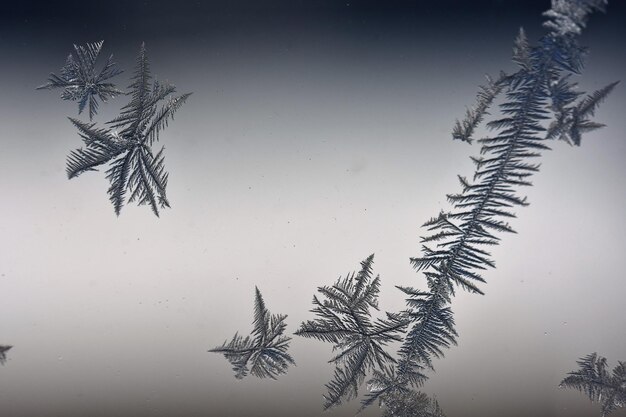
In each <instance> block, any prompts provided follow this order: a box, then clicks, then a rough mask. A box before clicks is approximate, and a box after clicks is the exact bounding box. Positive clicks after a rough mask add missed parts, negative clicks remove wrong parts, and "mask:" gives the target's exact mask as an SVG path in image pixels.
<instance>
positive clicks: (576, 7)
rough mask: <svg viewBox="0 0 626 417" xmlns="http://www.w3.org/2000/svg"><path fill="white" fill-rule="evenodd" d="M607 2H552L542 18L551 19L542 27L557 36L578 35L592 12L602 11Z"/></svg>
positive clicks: (562, 0) (555, 0)
mask: <svg viewBox="0 0 626 417" xmlns="http://www.w3.org/2000/svg"><path fill="white" fill-rule="evenodd" d="M606 3H607V0H552V8H551V9H550V10H548V11H547V12H545V13H544V16H546V17H548V18H550V19H552V20H549V21H547V22H545V23H544V26H545V27H547V28H548V29H550V30H552V31H553V32H554V33H555V34H556V35H558V36H566V35H580V33H581V31H582V29H583V28H584V27H585V25H586V23H587V15H588V14H589V13H591V12H592V11H593V10H600V11H604V6H605V5H606Z"/></svg>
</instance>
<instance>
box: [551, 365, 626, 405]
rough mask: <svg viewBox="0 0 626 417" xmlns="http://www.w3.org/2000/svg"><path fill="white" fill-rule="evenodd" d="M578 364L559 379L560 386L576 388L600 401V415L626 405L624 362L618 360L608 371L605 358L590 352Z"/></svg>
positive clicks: (593, 400)
mask: <svg viewBox="0 0 626 417" xmlns="http://www.w3.org/2000/svg"><path fill="white" fill-rule="evenodd" d="M578 366H579V369H578V370H576V371H572V372H570V373H569V374H568V375H569V376H567V377H566V378H565V379H563V381H561V385H560V387H561V388H573V389H576V390H578V391H580V392H582V393H584V394H586V395H587V396H588V397H589V399H590V400H591V401H592V402H597V403H600V406H601V415H602V417H605V416H608V415H609V414H610V413H612V412H613V411H615V410H617V409H618V408H622V407H625V406H626V362H618V365H617V366H616V367H615V368H613V371H612V372H609V370H608V369H607V361H606V358H603V357H602V356H598V354H597V353H592V354H590V355H587V356H585V357H584V358H581V359H580V360H579V361H578Z"/></svg>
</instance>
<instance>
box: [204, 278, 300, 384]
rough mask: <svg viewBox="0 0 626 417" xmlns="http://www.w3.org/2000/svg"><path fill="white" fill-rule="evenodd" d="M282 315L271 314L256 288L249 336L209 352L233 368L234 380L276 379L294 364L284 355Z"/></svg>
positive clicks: (283, 319) (286, 341)
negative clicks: (248, 376)
mask: <svg viewBox="0 0 626 417" xmlns="http://www.w3.org/2000/svg"><path fill="white" fill-rule="evenodd" d="M286 318H287V316H286V315H281V314H271V313H270V312H269V310H268V309H267V308H266V307H265V301H264V300H263V296H262V295H261V292H260V291H259V289H258V288H256V289H255V299H254V321H253V326H254V330H253V331H252V335H251V336H246V337H243V336H240V335H239V334H235V336H234V337H233V338H232V340H231V341H230V342H228V341H226V342H224V343H223V344H222V345H221V346H218V347H216V348H214V349H211V350H209V352H214V353H221V354H222V355H224V357H225V358H226V360H228V362H230V364H231V365H232V366H233V371H234V372H235V378H237V379H242V378H244V377H246V376H247V375H248V373H251V374H252V375H254V376H256V377H258V378H272V379H276V378H277V377H278V376H279V375H281V374H285V373H287V370H288V368H289V365H295V362H294V360H293V358H292V357H291V356H290V355H289V353H287V350H288V349H289V341H290V340H291V338H289V337H286V336H284V335H283V333H284V332H285V329H286V327H287V325H286V324H285V319H286Z"/></svg>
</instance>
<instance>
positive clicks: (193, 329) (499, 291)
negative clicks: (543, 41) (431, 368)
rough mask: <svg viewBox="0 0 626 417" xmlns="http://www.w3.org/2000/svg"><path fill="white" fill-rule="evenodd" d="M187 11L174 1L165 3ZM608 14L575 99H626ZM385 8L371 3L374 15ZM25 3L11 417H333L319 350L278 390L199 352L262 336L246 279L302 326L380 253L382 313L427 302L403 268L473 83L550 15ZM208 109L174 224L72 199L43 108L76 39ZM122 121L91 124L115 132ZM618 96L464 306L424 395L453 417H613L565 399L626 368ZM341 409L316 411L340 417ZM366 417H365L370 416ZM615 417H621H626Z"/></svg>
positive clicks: (624, 148)
mask: <svg viewBox="0 0 626 417" xmlns="http://www.w3.org/2000/svg"><path fill="white" fill-rule="evenodd" d="M174 3H175V4H174ZM613 3H616V4H612V5H610V8H609V11H608V14H606V15H599V16H594V17H593V19H592V20H591V22H590V25H589V27H588V30H587V32H586V33H585V35H584V36H583V43H584V44H586V45H588V46H589V47H590V48H591V55H590V57H589V61H588V66H587V69H586V71H585V74H584V76H583V77H582V78H581V79H580V82H581V87H582V88H583V89H584V90H588V91H589V90H593V89H597V88H600V87H602V86H603V85H605V84H607V83H609V82H611V81H614V80H618V79H621V80H626V50H625V49H624V41H625V40H626V33H625V29H624V25H623V22H624V19H625V17H626V13H625V7H624V4H623V2H618V1H613ZM381 4H382V3H381ZM381 4H378V3H376V2H349V3H346V2H332V1H326V2H316V3H315V4H312V3H308V2H304V1H301V2H295V1H294V2H290V3H289V6H288V7H287V6H285V5H284V4H280V3H278V2H263V3H261V2H258V3H252V2H249V3H246V2H243V1H239V2H208V3H202V4H198V3H191V2H189V3H186V2H172V3H165V2H162V3H154V2H150V3H144V2H137V3H132V4H130V5H123V3H121V2H120V3H116V2H112V3H111V2H107V4H106V5H90V4H81V3H80V2H69V3H64V4H63V7H62V8H61V6H52V5H46V4H43V3H33V2H30V3H29V2H26V3H23V4H21V5H17V6H16V5H13V6H8V5H3V6H2V8H3V9H2V13H1V14H0V16H1V17H0V56H1V57H2V65H0V80H2V89H1V94H0V126H1V131H0V144H1V147H0V149H1V151H0V193H1V195H2V199H3V200H2V201H3V204H2V205H0V272H1V276H0V299H1V301H0V343H6V344H12V345H14V346H15V348H14V349H13V350H12V351H11V352H9V357H10V360H9V361H8V363H7V364H6V365H5V366H4V367H0V415H2V416H8V417H30V416H42V417H48V416H64V417H74V416H90V417H99V416H102V417H104V416H123V417H126V416H129V417H130V416H133V417H148V416H151V417H152V416H154V417H157V416H163V417H165V416H235V417H238V416H250V417H255V416H299V417H309V416H310V417H313V416H320V415H322V411H321V396H322V393H323V392H324V387H323V384H324V383H325V382H327V381H328V380H329V379H330V377H331V375H332V367H331V365H329V364H327V363H326V362H325V361H326V360H327V359H328V358H329V357H330V356H331V351H330V346H329V345H327V344H323V343H318V342H315V341H310V340H305V339H300V338H294V340H293V342H292V348H291V353H292V354H293V356H294V357H295V359H296V361H297V367H295V368H292V369H291V371H290V372H289V374H288V375H286V376H284V377H282V378H281V379H279V380H278V381H259V380H256V379H254V378H248V379H246V380H244V381H237V380H235V379H234V378H233V377H232V373H231V369H230V365H229V364H228V363H227V362H226V361H225V360H224V359H223V357H221V356H218V355H215V354H209V353H207V352H206V350H207V349H209V348H211V347H214V346H216V345H218V344H220V343H222V342H223V340H225V339H226V338H230V337H231V336H232V334H234V332H235V331H237V330H239V331H241V332H247V331H248V330H249V329H250V321H251V314H252V311H251V308H252V299H253V291H254V286H255V285H258V286H259V287H260V289H261V290H262V292H263V294H264V296H265V299H266V302H267V305H268V307H269V308H270V309H271V310H272V311H273V312H280V313H285V314H288V315H289V318H288V324H289V330H290V331H293V330H295V329H296V328H297V325H298V324H299V323H300V322H301V321H303V320H306V319H309V318H311V314H310V313H309V312H308V310H309V308H310V306H311V304H310V302H311V298H312V295H313V294H314V292H315V289H316V287H317V286H319V285H323V284H330V283H332V282H333V281H334V280H335V279H336V278H337V277H338V276H339V275H340V274H344V273H347V272H349V271H351V270H353V269H355V268H357V267H358V263H359V261H360V260H362V259H363V258H365V257H366V256H367V255H369V254H370V253H372V252H375V253H376V264H375V270H376V272H378V273H380V274H381V277H382V282H383V287H382V291H381V296H380V304H381V307H382V308H383V309H385V310H389V311H392V310H398V309H400V308H402V307H403V298H402V296H401V295H400V293H399V292H398V291H397V290H395V289H394V285H415V286H422V285H423V280H422V277H421V276H420V275H417V274H415V273H414V272H413V271H412V270H411V268H410V266H409V263H408V258H409V257H411V256H415V255H417V254H418V253H419V236H420V235H421V234H423V230H421V229H420V225H421V224H422V223H423V222H424V221H425V220H427V219H428V218H430V217H432V216H434V215H436V214H437V213H438V212H439V211H440V210H441V209H446V208H447V207H448V206H447V204H446V201H445V194H446V193H451V192H455V191H457V190H458V189H459V187H458V185H457V180H456V175H457V174H462V175H468V176H469V175H471V173H472V171H473V166H472V164H471V162H470V160H469V158H468V156H469V155H472V154H476V153H477V151H478V148H477V147H476V146H474V147H470V146H468V145H466V144H463V143H458V142H452V141H451V140H450V131H451V127H452V124H453V122H454V119H455V118H456V117H459V116H461V115H462V114H463V112H464V109H465V106H466V105H471V104H472V103H473V101H474V95H475V92H476V89H477V85H478V84H480V83H482V82H483V74H484V73H491V74H497V72H498V71H499V70H500V69H505V70H506V69H509V70H510V69H512V64H511V63H510V59H509V58H510V54H511V52H510V51H511V44H512V40H513V39H514V37H515V35H516V33H517V30H518V28H519V27H520V26H524V27H525V28H526V29H527V31H528V33H529V36H530V37H531V38H532V39H533V40H535V39H537V37H538V36H539V35H540V34H541V33H542V30H541V27H540V23H541V17H540V12H541V11H542V10H545V9H546V8H547V7H548V1H536V2H534V1H533V2H530V1H512V0H511V1H509V2H506V1H495V0H494V1H480V2H469V1H467V2H464V1H443V2H438V3H436V5H433V4H430V2H424V1H423V2H413V3H411V2H406V1H390V2H385V3H384V6H381ZM99 39H104V40H105V47H104V53H105V54H109V53H114V54H115V56H116V59H117V61H118V62H119V63H120V64H121V66H123V67H124V68H125V69H127V73H125V74H123V75H122V76H121V77H119V78H118V79H117V82H118V84H120V85H126V84H127V78H128V75H129V74H128V73H129V72H130V70H131V69H132V63H133V59H134V56H135V54H136V51H137V48H138V46H139V44H140V43H141V42H142V41H145V42H146V44H147V48H148V53H149V58H150V60H151V62H152V68H153V71H154V73H155V74H156V75H157V76H158V77H159V79H167V80H171V82H173V83H175V84H176V85H177V86H178V88H179V91H181V92H186V91H193V92H194V95H193V96H192V97H191V99H190V100H189V102H188V103H187V104H186V105H185V107H184V108H183V109H182V110H181V111H180V112H179V113H178V115H177V117H176V120H175V121H174V122H173V123H172V124H171V125H170V128H169V129H167V130H166V131H165V133H164V134H163V135H162V140H161V142H162V144H164V145H165V146H166V147H167V151H166V165H167V168H168V170H169V172H170V183H169V187H168V195H169V197H170V200H171V202H172V209H171V210H165V211H164V212H163V214H162V217H161V218H160V219H157V218H155V217H154V216H153V215H152V214H151V213H150V211H149V210H148V208H146V207H136V206H132V205H131V206H128V207H126V208H125V209H124V210H123V211H122V215H121V216H120V217H119V218H116V217H115V215H114V213H113V209H112V207H111V205H110V203H109V201H108V200H107V196H106V189H107V187H108V184H107V182H106V180H105V179H104V175H103V174H102V173H89V174H86V175H84V176H81V177H80V178H78V179H76V180H72V181H68V180H67V179H66V177H65V172H64V164H65V157H66V155H67V153H68V152H69V150H71V149H73V148H75V147H77V146H79V144H80V141H79V137H78V136H77V134H76V132H75V130H74V129H73V128H72V126H71V124H70V123H69V122H68V121H67V119H66V118H65V116H66V115H69V116H75V115H76V106H75V104H74V103H69V102H62V101H60V100H59V98H58V94H57V92H41V91H35V90H34V87H35V86H37V85H39V84H41V83H43V82H44V80H45V78H46V77H47V74H48V73H49V72H51V71H55V72H58V69H59V68H60V66H61V65H62V64H63V62H64V57H65V55H66V54H67V53H68V52H69V51H70V48H71V44H72V43H85V42H89V41H95V40H99ZM122 103H123V100H122V99H117V100H114V101H112V102H110V103H109V104H107V105H103V106H102V111H101V114H100V115H99V116H98V117H97V120H98V121H102V120H108V119H109V118H110V117H111V116H112V115H113V114H114V113H115V112H116V110H117V109H118V108H119V106H120V105H121V104H122ZM625 106H626V89H625V87H624V85H620V86H619V87H618V89H617V90H616V91H615V92H614V94H613V95H612V96H611V97H610V98H609V99H608V100H607V102H606V103H605V104H604V105H603V106H602V108H601V110H600V112H599V120H600V121H602V122H604V123H606V124H607V125H608V126H607V127H606V128H605V129H603V130H602V131H599V132H594V133H593V134H590V135H587V137H586V138H585V139H584V142H583V146H582V147H581V148H572V147H569V146H567V145H565V144H563V143H555V144H554V151H552V152H549V153H547V154H546V155H545V157H544V158H543V160H542V170H541V172H540V173H539V174H538V175H537V176H536V177H535V181H534V182H535V186H534V187H532V188H530V189H527V190H524V191H525V192H526V194H527V195H528V197H529V199H530V201H531V206H530V207H528V208H525V209H520V210H518V214H519V219H516V220H514V222H513V225H514V227H515V228H516V229H517V230H518V232H519V234H518V235H508V236H504V238H503V244H502V245H501V246H499V247H497V248H496V249H495V250H494V251H493V254H494V257H495V259H496V263H497V269H496V270H492V271H488V272H487V273H486V275H485V276H486V278H487V280H488V284H487V285H486V286H485V287H484V289H485V292H486V295H485V296H476V295H469V294H465V293H461V294H459V296H457V297H456V299H455V300H454V304H453V309H454V311H455V313H456V321H457V327H458V331H459V333H460V337H459V346H458V347H454V348H453V349H450V350H449V351H448V352H447V353H446V357H445V359H443V360H439V361H437V362H436V369H437V372H436V373H434V374H432V375H431V379H430V381H429V382H428V383H427V385H426V386H425V391H426V392H428V393H430V394H434V395H436V396H437V398H438V399H439V401H440V403H441V404H442V406H443V407H444V409H445V410H446V412H447V414H448V415H449V416H450V417H465V416H519V417H522V416H531V415H532V416H546V417H548V416H550V417H557V416H559V417H565V416H568V417H583V416H590V415H598V414H599V413H598V410H597V407H595V406H592V405H590V404H589V403H588V401H587V399H586V398H585V397H583V396H582V395H581V394H578V393H576V392H569V391H562V390H559V389H558V388H557V385H558V383H559V381H560V380H561V379H562V377H563V376H564V375H565V373H566V372H567V371H569V370H572V369H574V367H575V366H576V364H575V361H576V359H577V358H579V357H580V356H582V355H585V354H587V353H590V352H593V351H597V352H598V353H600V354H601V355H604V356H607V357H608V358H609V360H610V362H611V364H612V365H614V364H615V362H616V360H618V359H621V360H626V331H625V329H626V316H625V315H624V293H625V291H626V277H625V276H624V273H623V271H624V268H623V259H624V250H625V249H626V223H625V221H624V207H625V206H626V187H625V186H624V179H625V173H626V168H625V167H624V161H625V157H626V142H625V141H624V131H626V118H625V117H624V108H625ZM357 407H358V405H357V403H356V402H352V403H350V404H348V405H346V406H343V407H341V408H338V409H335V410H331V411H330V412H327V413H326V415H328V416H350V415H353V413H354V412H355V411H356V409H357ZM378 414H379V411H378V410H377V409H376V407H373V408H371V409H369V410H367V411H366V412H364V413H363V414H362V415H363V416H376V415H378ZM615 415H616V416H626V413H624V412H623V411H622V412H621V413H615Z"/></svg>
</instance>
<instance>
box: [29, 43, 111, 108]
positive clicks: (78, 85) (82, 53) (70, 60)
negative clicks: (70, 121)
mask: <svg viewBox="0 0 626 417" xmlns="http://www.w3.org/2000/svg"><path fill="white" fill-rule="evenodd" d="M103 44H104V41H99V42H93V43H88V44H87V45H85V46H82V45H74V54H75V55H73V54H70V55H68V57H67V60H66V61H65V65H64V66H63V67H62V68H61V72H60V75H56V74H50V77H49V78H48V82H47V83H46V84H43V85H41V86H39V87H37V89H38V90H42V89H46V90H51V89H56V88H60V89H62V91H61V98H62V99H63V100H70V101H78V113H79V114H80V113H82V112H83V110H84V109H85V107H88V108H89V120H92V119H93V116H94V115H95V114H96V113H97V112H98V106H99V103H98V99H99V100H100V101H102V102H103V103H105V102H107V101H108V100H109V99H110V98H113V97H115V96H117V95H119V94H123V93H122V91H120V90H118V89H117V88H116V87H115V85H114V84H113V83H111V82H108V81H107V80H109V79H111V78H113V77H115V76H116V75H118V74H120V73H121V72H122V71H121V70H120V69H118V68H117V66H116V64H115V62H114V61H113V55H111V56H109V58H108V59H107V61H106V63H105V64H104V67H102V69H101V70H100V71H98V70H97V69H96V61H97V60H98V56H99V55H100V51H101V50H102V45H103Z"/></svg>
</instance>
